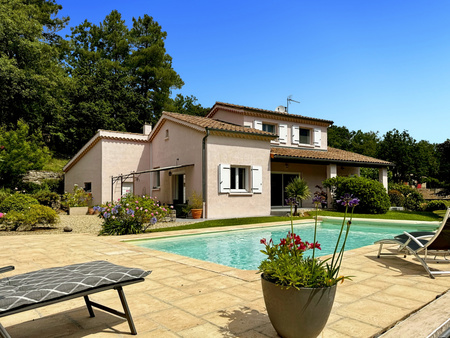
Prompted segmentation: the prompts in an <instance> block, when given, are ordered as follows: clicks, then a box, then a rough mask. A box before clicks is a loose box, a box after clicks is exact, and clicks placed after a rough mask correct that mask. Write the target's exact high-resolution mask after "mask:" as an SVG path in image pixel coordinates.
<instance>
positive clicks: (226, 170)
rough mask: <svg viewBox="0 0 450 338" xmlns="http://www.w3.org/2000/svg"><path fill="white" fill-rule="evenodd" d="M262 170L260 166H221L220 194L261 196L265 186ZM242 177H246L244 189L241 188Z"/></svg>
mask: <svg viewBox="0 0 450 338" xmlns="http://www.w3.org/2000/svg"><path fill="white" fill-rule="evenodd" d="M262 168H263V167H262V166H258V165H254V166H245V165H230V164H219V193H222V194H261V193H262V185H263V183H262V182H263V171H262ZM242 175H244V184H243V187H240V188H239V183H240V179H241V177H242ZM232 187H234V188H232ZM236 187H237V188H236Z"/></svg>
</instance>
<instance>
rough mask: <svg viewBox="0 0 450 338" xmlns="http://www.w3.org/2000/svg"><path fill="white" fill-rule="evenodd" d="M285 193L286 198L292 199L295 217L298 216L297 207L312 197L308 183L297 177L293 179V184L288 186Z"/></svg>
mask: <svg viewBox="0 0 450 338" xmlns="http://www.w3.org/2000/svg"><path fill="white" fill-rule="evenodd" d="M285 191H286V196H287V197H288V198H289V199H291V201H290V204H291V203H292V204H293V205H294V207H295V209H294V215H297V207H298V205H299V203H300V202H301V201H302V200H304V199H307V198H308V197H309V196H311V192H310V190H309V188H308V183H306V181H305V180H303V179H301V178H300V177H298V176H297V177H295V178H293V179H292V180H291V182H290V183H289V184H288V185H287V186H286V189H285Z"/></svg>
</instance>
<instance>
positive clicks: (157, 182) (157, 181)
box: [153, 171, 161, 189]
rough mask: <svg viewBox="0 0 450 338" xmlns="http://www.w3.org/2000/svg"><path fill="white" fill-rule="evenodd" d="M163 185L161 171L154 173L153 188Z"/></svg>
mask: <svg viewBox="0 0 450 338" xmlns="http://www.w3.org/2000/svg"><path fill="white" fill-rule="evenodd" d="M160 186H161V176H160V172H159V171H155V172H154V173H153V189H159V187H160Z"/></svg>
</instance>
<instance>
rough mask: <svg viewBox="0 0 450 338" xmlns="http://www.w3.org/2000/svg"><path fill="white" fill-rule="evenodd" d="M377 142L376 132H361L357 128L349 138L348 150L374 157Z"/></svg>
mask: <svg viewBox="0 0 450 338" xmlns="http://www.w3.org/2000/svg"><path fill="white" fill-rule="evenodd" d="M378 142H379V138H378V132H376V133H375V132H373V131H369V132H367V133H363V132H362V131H361V130H358V131H357V132H355V133H354V134H353V136H352V138H351V140H350V149H349V150H350V151H353V152H355V153H358V154H361V155H365V156H370V157H376V156H377V147H378Z"/></svg>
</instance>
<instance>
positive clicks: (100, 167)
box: [64, 139, 150, 205]
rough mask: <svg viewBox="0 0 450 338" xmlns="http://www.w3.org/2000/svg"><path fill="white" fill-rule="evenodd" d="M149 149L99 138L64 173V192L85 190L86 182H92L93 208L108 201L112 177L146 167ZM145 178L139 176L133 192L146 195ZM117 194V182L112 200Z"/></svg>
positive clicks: (118, 183) (146, 182)
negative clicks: (74, 188)
mask: <svg viewBox="0 0 450 338" xmlns="http://www.w3.org/2000/svg"><path fill="white" fill-rule="evenodd" d="M149 148H150V146H149V143H138V142H136V141H132V140H126V141H124V140H111V139H101V140H100V141H99V142H97V143H96V144H95V145H94V146H93V148H92V149H90V150H89V151H88V152H87V153H86V154H85V155H84V156H82V157H80V159H79V161H78V162H77V163H76V164H75V165H74V166H73V167H72V168H71V169H70V170H69V171H67V172H66V173H65V182H64V187H65V190H66V191H69V192H71V191H72V190H73V185H74V184H78V185H79V186H80V187H84V183H85V182H91V184H92V196H93V204H94V205H95V204H100V203H105V202H108V201H111V177H112V176H117V175H120V174H128V173H131V172H133V171H140V170H145V169H146V168H148V166H149V157H150V153H149ZM146 176H147V177H148V175H142V176H141V177H139V181H137V182H136V183H135V187H134V193H136V194H142V193H143V192H145V189H146V187H148V178H146ZM120 195H121V191H120V182H117V183H116V184H115V185H114V200H117V199H118V198H119V197H120Z"/></svg>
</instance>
